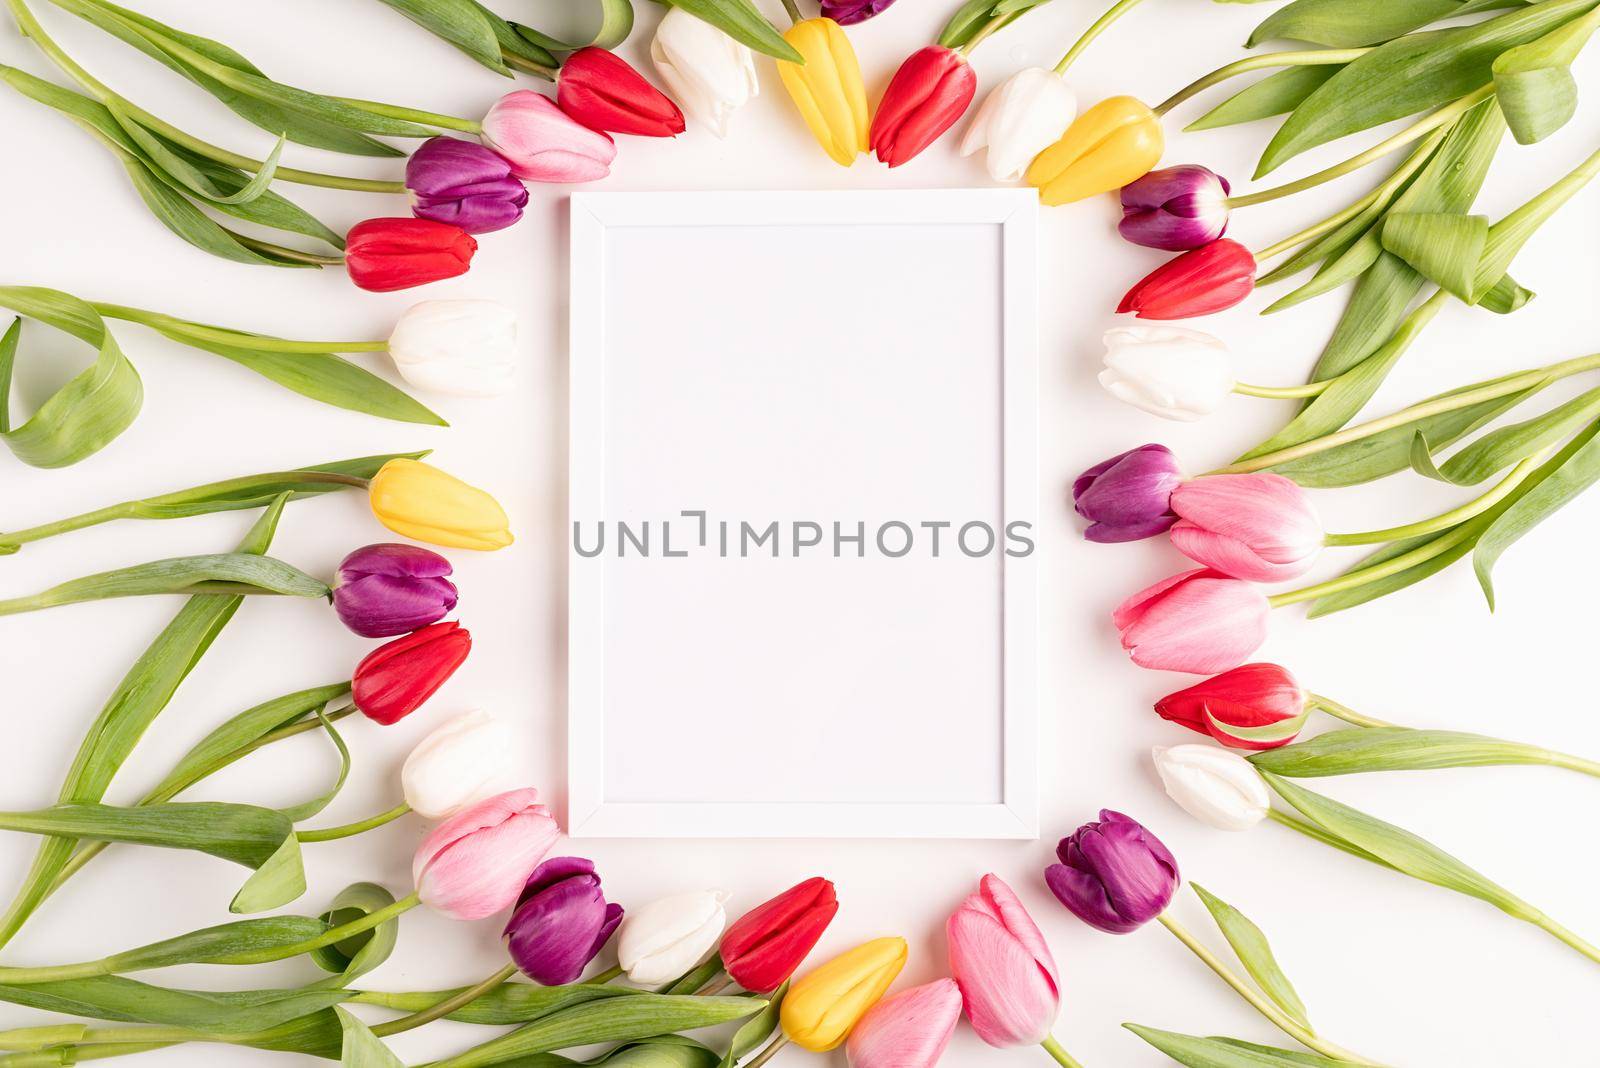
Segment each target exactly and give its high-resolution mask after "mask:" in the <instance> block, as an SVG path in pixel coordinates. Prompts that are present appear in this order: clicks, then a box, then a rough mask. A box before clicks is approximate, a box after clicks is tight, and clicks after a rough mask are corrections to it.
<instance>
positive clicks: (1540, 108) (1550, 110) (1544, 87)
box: [1494, 8, 1600, 145]
mask: <svg viewBox="0 0 1600 1068" xmlns="http://www.w3.org/2000/svg"><path fill="white" fill-rule="evenodd" d="M1596 27H1600V8H1596V9H1595V10H1593V11H1591V12H1589V13H1588V14H1587V15H1585V16H1583V17H1582V18H1579V19H1574V20H1573V21H1571V22H1569V23H1567V24H1566V25H1565V26H1562V27H1560V28H1559V29H1555V30H1552V31H1551V32H1549V33H1547V34H1545V35H1544V36H1543V37H1541V38H1539V39H1538V40H1537V41H1530V42H1528V43H1527V44H1525V45H1518V46H1517V47H1516V48H1512V49H1510V50H1508V51H1506V52H1502V53H1501V54H1500V56H1499V57H1498V58H1496V59H1495V61H1494V91H1495V96H1496V97H1498V98H1499V100H1500V108H1501V110H1503V111H1504V112H1505V113H1506V123H1507V125H1509V126H1510V127H1511V135H1512V136H1513V137H1515V138H1516V139H1517V143H1518V144H1523V145H1531V144H1533V143H1534V142H1535V141H1542V140H1544V139H1545V138H1546V137H1549V136H1550V135H1551V134H1553V133H1555V132H1556V131H1557V130H1559V129H1561V127H1563V126H1565V125H1566V124H1567V121H1568V120H1569V119H1571V118H1572V116H1573V114H1574V113H1576V112H1577V110H1578V82H1577V79H1575V78H1574V77H1573V76H1572V71H1571V70H1570V69H1569V68H1570V67H1571V65H1572V61H1573V60H1575V59H1577V58H1578V53H1580V52H1582V51H1583V46H1584V45H1586V44H1587V43H1588V42H1589V38H1590V36H1591V35H1593V33H1594V31H1595V29H1596Z"/></svg>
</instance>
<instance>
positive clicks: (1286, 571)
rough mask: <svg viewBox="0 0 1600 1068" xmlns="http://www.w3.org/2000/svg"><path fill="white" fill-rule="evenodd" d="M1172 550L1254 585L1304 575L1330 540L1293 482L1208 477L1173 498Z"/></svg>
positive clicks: (1262, 474) (1260, 475)
mask: <svg viewBox="0 0 1600 1068" xmlns="http://www.w3.org/2000/svg"><path fill="white" fill-rule="evenodd" d="M1172 510H1173V511H1174V512H1176V513H1177V515H1178V522H1177V523H1176V524H1174V525H1173V527H1172V531H1171V537H1172V544H1173V545H1174V546H1175V547H1176V548H1177V550H1178V551H1179V552H1181V553H1182V554H1183V555H1185V556H1187V557H1188V558H1189V559H1191V560H1193V561H1195V562H1196V563H1200V564H1204V565H1206V566H1207V567H1209V568H1212V569H1213V570H1216V571H1220V572H1222V573H1223V574H1224V575H1232V576H1233V577H1234V578H1241V579H1249V580H1250V581H1252V582H1279V581H1282V580H1284V579H1291V578H1295V577H1296V576H1298V575H1303V574H1305V573H1306V571H1307V570H1308V569H1309V568H1310V567H1311V565H1312V564H1314V563H1316V560H1317V554H1318V553H1320V552H1321V551H1322V545H1323V541H1324V539H1325V538H1326V535H1325V534H1324V533H1323V531H1322V522H1321V521H1320V520H1319V519H1318V518H1317V513H1316V512H1315V511H1313V510H1312V508H1311V501H1310V500H1309V499H1308V498H1307V497H1306V492H1305V490H1303V489H1301V488H1300V487H1299V485H1297V484H1296V483H1295V482H1294V481H1292V480H1291V479H1287V478H1284V477H1283V476H1282V475H1274V474H1272V473H1271V472H1267V471H1258V472H1254V473H1252V474H1246V475H1208V476H1207V477H1205V478H1197V479H1195V480H1193V481H1192V482H1186V483H1184V484H1183V485H1181V486H1179V487H1178V488H1177V489H1176V490H1174V491H1173V492H1172Z"/></svg>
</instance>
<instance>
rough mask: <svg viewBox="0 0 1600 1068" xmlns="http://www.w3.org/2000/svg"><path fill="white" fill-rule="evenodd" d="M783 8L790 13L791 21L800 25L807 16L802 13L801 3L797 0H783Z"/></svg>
mask: <svg viewBox="0 0 1600 1068" xmlns="http://www.w3.org/2000/svg"><path fill="white" fill-rule="evenodd" d="M783 10H784V11H786V12H788V13H789V21H790V22H792V23H795V24H796V25H798V24H799V23H801V22H804V21H805V16H804V15H802V14H800V5H799V4H796V3H795V0H783Z"/></svg>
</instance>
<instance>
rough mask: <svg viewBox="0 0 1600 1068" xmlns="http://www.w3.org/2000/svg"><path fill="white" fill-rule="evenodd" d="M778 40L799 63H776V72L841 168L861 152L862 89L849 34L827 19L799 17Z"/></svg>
mask: <svg viewBox="0 0 1600 1068" xmlns="http://www.w3.org/2000/svg"><path fill="white" fill-rule="evenodd" d="M783 39H784V40H785V41H788V42H789V44H790V46H791V47H792V48H794V50H795V51H796V52H799V53H800V55H801V56H802V57H803V58H804V59H805V63H804V64H800V63H790V62H787V61H785V60H780V61H779V62H778V75H779V77H781V78H782V79H783V87H784V88H785V89H787V90H788V91H789V96H790V97H791V98H792V99H793V100H794V104H795V107H797V108H799V109H800V117H801V118H803V119H804V120H805V123H806V126H807V127H808V128H809V129H810V130H811V135H812V136H813V137H815V138H816V139H817V143H818V144H820V145H821V146H822V150H823V151H824V152H826V153H827V154H828V155H829V156H831V157H832V158H833V161H834V162H835V163H837V164H839V165H840V166H841V167H848V166H850V165H851V164H853V163H855V161H856V156H858V155H860V154H861V153H863V152H865V151H866V150H867V134H868V127H867V122H868V117H867V89H866V86H865V85H864V84H863V83H862V80H861V64H860V62H859V61H858V60H857V59H856V52H855V49H854V48H853V47H851V45H850V38H848V37H846V36H845V33H844V30H842V29H840V28H839V24H838V23H837V22H835V21H833V20H832V19H828V18H819V19H803V20H801V21H800V22H797V23H795V24H794V25H793V26H791V27H789V28H788V29H787V30H785V31H784V34H783Z"/></svg>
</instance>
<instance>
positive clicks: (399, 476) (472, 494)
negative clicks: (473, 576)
mask: <svg viewBox="0 0 1600 1068" xmlns="http://www.w3.org/2000/svg"><path fill="white" fill-rule="evenodd" d="M367 492H368V498H369V501H370V503H371V505H372V514H373V515H375V516H377V517H378V522H380V523H382V524H383V525H384V526H386V527H388V528H389V529H390V530H392V531H394V532H395V533H396V534H401V535H404V536H405V537H408V538H415V539H416V540H417V541H425V542H428V543H430V544H433V545H446V546H454V547H455V548H459V549H482V550H491V549H503V548H505V547H506V546H507V545H510V544H511V542H512V540H513V539H512V537H511V531H510V529H509V528H510V520H509V519H507V518H506V513H505V509H503V508H501V507H500V504H499V502H498V501H496V500H495V499H494V498H493V497H491V496H489V495H488V494H487V493H485V492H483V490H481V489H478V488H477V487H475V486H469V485H467V484H466V483H465V482H462V481H461V480H460V479H458V478H455V477H453V476H451V475H448V474H446V473H445V472H443V471H441V470H439V469H438V468H437V467H433V466H431V465H429V464H425V463H422V462H420V461H417V460H405V459H400V460H390V461H389V462H388V463H386V464H384V465H383V467H381V468H380V469H379V470H378V473H377V474H376V475H374V476H373V478H372V484H371V486H370V487H369V488H368V491H367Z"/></svg>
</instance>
